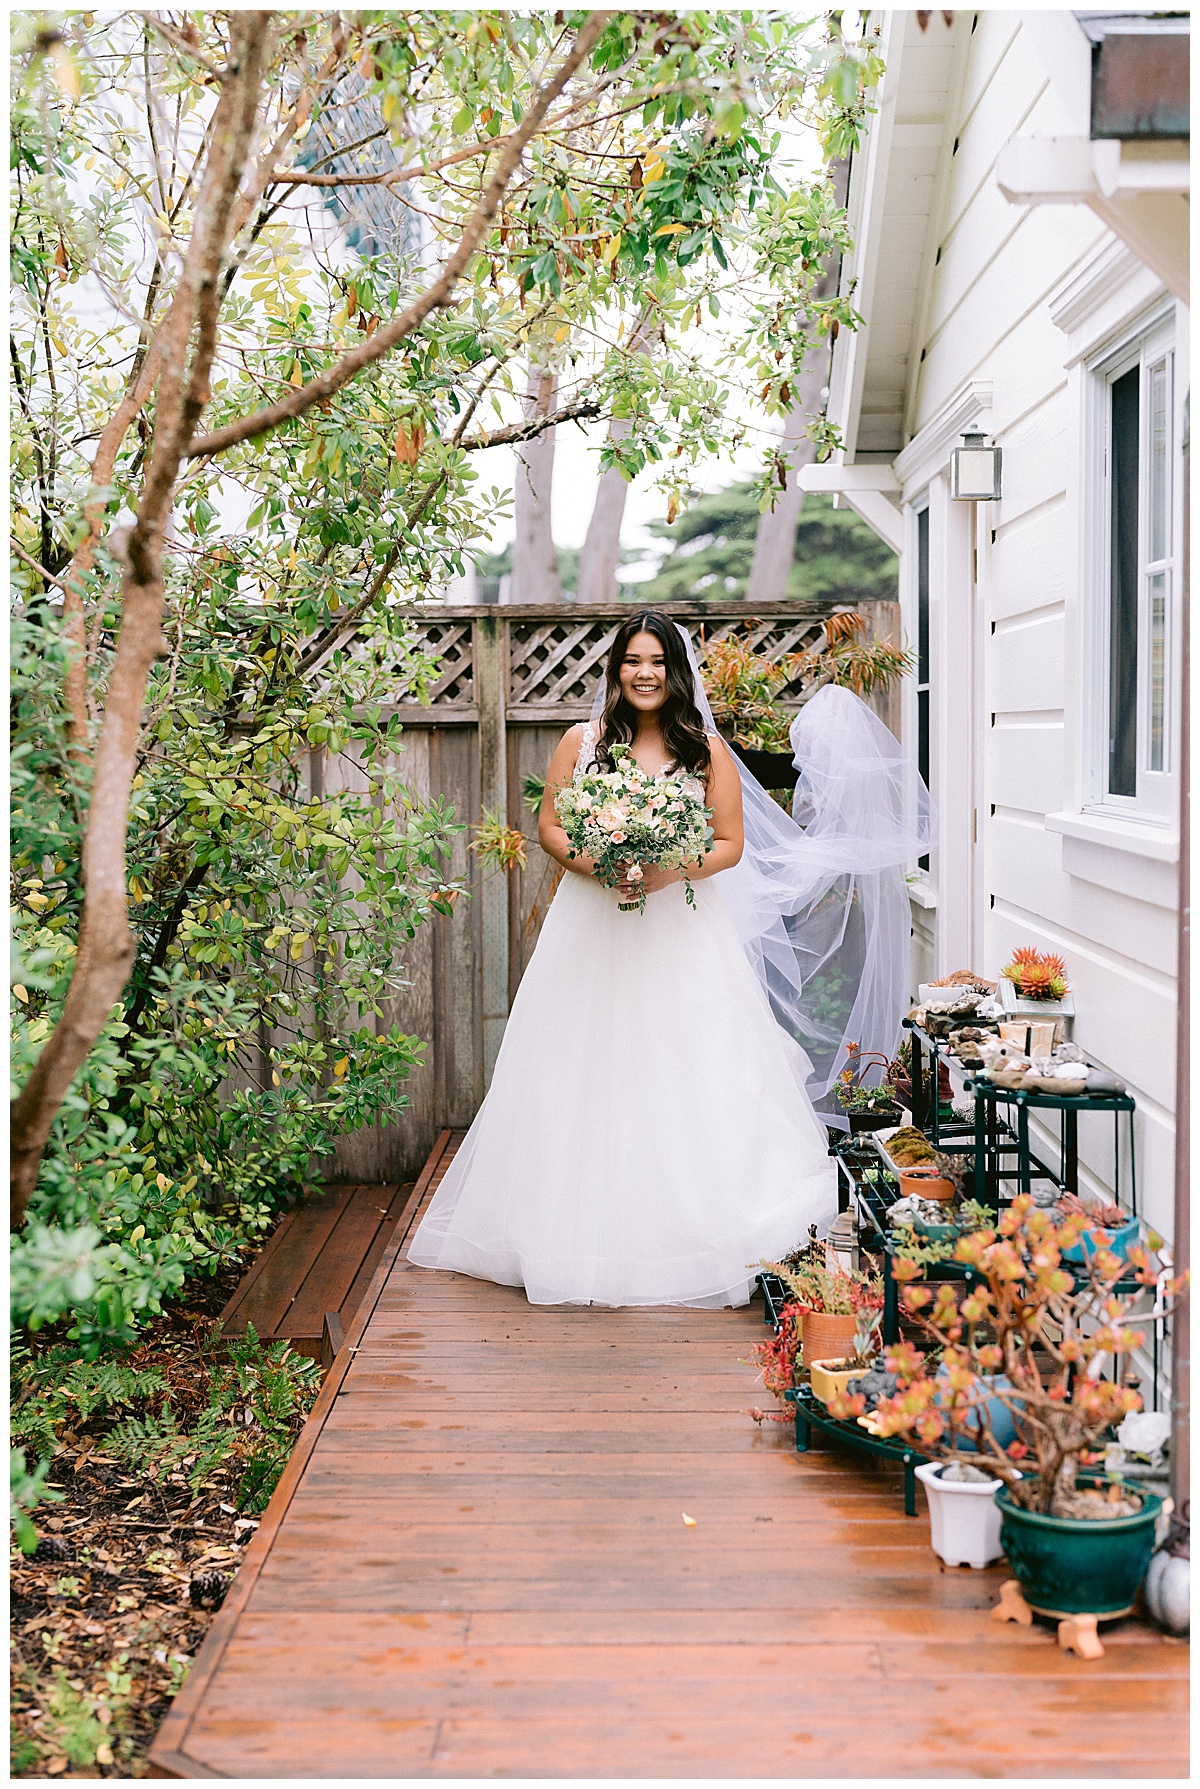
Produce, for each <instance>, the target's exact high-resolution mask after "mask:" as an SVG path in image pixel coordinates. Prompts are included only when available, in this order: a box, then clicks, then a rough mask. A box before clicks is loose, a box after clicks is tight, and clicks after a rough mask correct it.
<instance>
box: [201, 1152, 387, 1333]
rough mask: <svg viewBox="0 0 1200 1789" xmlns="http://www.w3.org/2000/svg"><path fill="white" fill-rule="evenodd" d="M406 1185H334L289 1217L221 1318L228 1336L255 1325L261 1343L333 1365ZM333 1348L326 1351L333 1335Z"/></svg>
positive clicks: (273, 1232) (373, 1269) (280, 1225)
mask: <svg viewBox="0 0 1200 1789" xmlns="http://www.w3.org/2000/svg"><path fill="white" fill-rule="evenodd" d="M414 1185H415V1182H414V1181H411V1180H410V1181H409V1182H408V1184H407V1186H379V1185H367V1186H334V1187H328V1188H326V1190H325V1191H324V1192H322V1193H318V1194H317V1195H316V1196H315V1197H314V1198H310V1199H306V1200H305V1202H304V1204H303V1205H297V1206H296V1208H295V1210H294V1211H289V1212H288V1214H287V1216H286V1217H285V1218H284V1219H283V1221H282V1223H280V1224H279V1225H277V1226H276V1228H275V1229H274V1230H273V1231H272V1233H271V1235H270V1237H269V1239H268V1241H267V1244H266V1246H265V1248H264V1249H263V1250H262V1252H261V1254H259V1256H258V1258H257V1259H256V1261H255V1262H254V1265H253V1266H252V1267H251V1269H250V1271H249V1273H247V1274H246V1276H245V1278H244V1279H243V1280H242V1281H241V1283H240V1285H239V1286H238V1288H237V1290H236V1291H235V1293H234V1295H233V1297H232V1298H231V1299H230V1301H229V1303H228V1304H227V1305H226V1306H225V1309H224V1310H223V1311H222V1312H221V1326H222V1332H223V1334H224V1335H225V1336H227V1337H230V1336H234V1337H236V1336H244V1335H245V1333H246V1330H247V1328H248V1327H249V1326H250V1325H251V1324H253V1326H254V1332H255V1334H256V1335H257V1336H258V1338H259V1340H260V1341H262V1342H278V1341H288V1342H290V1343H291V1345H292V1348H293V1350H294V1351H295V1352H296V1353H297V1354H307V1355H308V1356H309V1357H310V1358H311V1359H312V1360H320V1359H321V1357H322V1339H323V1338H324V1340H325V1343H326V1352H327V1353H328V1354H329V1358H328V1359H327V1360H326V1362H325V1364H326V1366H328V1365H329V1364H330V1363H331V1360H332V1355H333V1353H336V1351H337V1348H338V1347H340V1346H341V1343H342V1340H343V1337H344V1335H345V1331H346V1330H347V1329H348V1328H349V1327H350V1324H351V1322H352V1321H353V1319H354V1317H355V1315H356V1313H357V1311H358V1308H359V1306H360V1305H361V1304H362V1302H363V1299H364V1298H365V1297H366V1296H367V1293H368V1291H369V1290H370V1287H371V1282H372V1281H373V1279H374V1278H375V1271H376V1269H377V1268H378V1266H379V1263H380V1262H381V1261H382V1259H383V1255H384V1251H385V1249H386V1248H387V1246H388V1243H389V1242H391V1241H392V1239H393V1238H394V1236H395V1233H396V1225H397V1224H398V1223H399V1221H400V1218H401V1216H402V1215H403V1213H404V1209H405V1207H406V1206H407V1204H408V1202H409V1199H410V1197H411V1195H412V1191H413V1187H414ZM331 1335H332V1341H333V1348H332V1351H331V1352H330V1347H329V1343H330V1336H331Z"/></svg>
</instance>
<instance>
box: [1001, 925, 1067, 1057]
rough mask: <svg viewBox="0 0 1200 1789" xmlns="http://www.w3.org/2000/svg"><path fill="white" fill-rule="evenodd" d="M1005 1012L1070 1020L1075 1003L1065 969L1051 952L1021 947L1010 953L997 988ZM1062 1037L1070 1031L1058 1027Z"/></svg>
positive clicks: (1027, 1016)
mask: <svg viewBox="0 0 1200 1789" xmlns="http://www.w3.org/2000/svg"><path fill="white" fill-rule="evenodd" d="M997 993H998V994H999V996H1000V999H1001V1001H1002V1002H1003V1005H1004V1010H1005V1012H1006V1013H1011V1014H1013V1015H1014V1016H1016V1017H1017V1018H1030V1019H1056V1020H1059V1021H1062V1020H1066V1019H1071V1018H1073V1016H1074V1013H1075V1003H1074V1001H1073V1000H1072V999H1071V987H1070V983H1069V982H1068V981H1067V966H1066V964H1065V963H1064V962H1063V960H1062V958H1061V957H1060V956H1057V955H1056V954H1055V953H1054V952H1053V951H1041V950H1034V949H1032V948H1031V947H1030V946H1028V945H1023V946H1021V947H1019V948H1018V949H1017V950H1014V951H1013V954H1012V962H1011V963H1006V964H1005V966H1004V968H1003V969H1002V970H1001V971H1000V986H999V988H998V989H997ZM1057 1029H1060V1030H1061V1031H1062V1032H1063V1033H1065V1035H1067V1036H1069V1035H1070V1028H1069V1026H1066V1025H1060V1027H1058V1028H1057Z"/></svg>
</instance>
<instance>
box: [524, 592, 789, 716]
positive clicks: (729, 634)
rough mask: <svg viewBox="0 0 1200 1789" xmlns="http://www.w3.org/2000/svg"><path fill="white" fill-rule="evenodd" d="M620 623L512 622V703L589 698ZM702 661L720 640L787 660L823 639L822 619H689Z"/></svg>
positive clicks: (785, 698) (784, 699)
mask: <svg viewBox="0 0 1200 1789" xmlns="http://www.w3.org/2000/svg"><path fill="white" fill-rule="evenodd" d="M618 625H619V624H618V623H617V622H615V621H612V620H607V619H592V620H580V621H573V620H556V621H529V620H519V621H513V622H512V624H511V625H510V628H509V698H508V699H509V702H510V703H511V704H512V705H513V706H514V707H516V708H520V707H522V706H528V707H533V706H535V705H536V706H538V707H543V706H546V705H548V704H553V703H563V704H568V703H569V704H578V703H586V702H590V701H591V699H592V696H593V695H594V694H595V690H596V685H597V683H598V681H599V679H600V677H601V676H602V675H603V672H604V663H605V660H606V658H607V657H608V649H609V646H610V645H611V644H612V638H613V635H614V634H615V633H616V631H617V627H618ZM683 625H684V626H685V627H686V628H687V629H688V631H689V633H690V634H691V637H692V644H693V645H694V646H695V649H696V656H697V658H698V659H699V660H700V662H701V664H703V662H704V658H705V655H706V653H707V650H708V648H709V646H711V645H713V644H715V643H716V642H717V641H718V640H727V639H731V638H737V639H740V640H745V641H746V642H747V644H749V645H750V646H752V647H753V648H754V650H755V651H756V652H761V653H765V654H766V656H767V657H768V658H770V659H780V658H784V657H785V656H786V655H787V654H788V653H791V652H801V651H804V650H806V649H809V648H811V647H813V646H815V645H817V644H818V643H819V640H820V637H821V627H822V623H821V622H820V621H819V620H815V619H813V618H812V617H811V616H806V617H802V618H798V619H796V620H776V619H769V620H761V621H758V620H753V619H750V620H747V619H746V618H745V617H744V616H740V615H739V616H732V617H728V618H725V619H722V618H721V617H719V616H713V617H711V618H710V617H707V616H706V617H704V618H703V619H700V618H697V619H695V620H692V619H688V620H685V622H684V624H683ZM778 699H779V701H780V702H781V703H783V704H784V705H785V706H789V705H798V703H799V700H800V685H799V683H798V682H796V683H789V684H787V685H785V687H784V688H783V690H782V691H781V692H780V695H779V698H778Z"/></svg>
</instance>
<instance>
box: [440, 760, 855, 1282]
mask: <svg viewBox="0 0 1200 1789" xmlns="http://www.w3.org/2000/svg"><path fill="white" fill-rule="evenodd" d="M594 754H595V736H594V734H593V732H592V729H591V728H590V727H589V728H588V729H587V730H586V731H585V735H584V743H583V749H582V751H581V753H580V760H579V763H580V765H581V766H585V765H586V766H588V767H590V766H591V764H592V763H593V761H594ZM721 881H722V876H721V875H720V874H718V875H716V876H714V877H711V878H708V879H706V880H704V881H702V882H697V883H696V884H694V888H693V892H694V896H695V903H696V904H695V907H694V908H692V907H689V906H688V904H687V901H686V897H685V891H684V888H683V885H682V883H672V884H670V885H669V886H668V887H666V888H663V889H660V890H659V891H658V892H657V893H656V894H652V895H650V896H648V898H647V901H646V907H645V910H644V911H643V912H641V913H639V912H637V911H636V910H635V911H633V912H627V913H622V912H621V911H620V909H619V907H618V905H617V900H618V897H617V895H616V892H615V891H614V890H612V889H608V888H603V887H601V885H600V884H599V883H597V882H594V881H592V880H591V879H590V878H589V877H585V876H580V875H576V874H567V875H566V876H564V878H563V880H562V882H561V883H560V885H559V887H558V890H557V892H556V893H555V896H554V899H553V901H552V902H551V904H550V909H549V912H548V913H547V915H546V919H545V923H544V924H543V926H542V931H541V936H540V937H539V939H538V943H537V948H536V949H535V951H534V953H533V956H532V958H531V960H530V962H529V966H528V967H527V969H526V971H525V974H524V977H523V978H522V981H521V985H520V988H519V989H518V991H517V996H516V999H515V1000H514V1002H513V1006H512V1011H511V1013H510V1015H509V1019H508V1024H507V1027H506V1029H505V1033H504V1039H503V1042H502V1044H501V1048H500V1052H499V1055H498V1057H497V1060H496V1066H495V1071H494V1073H493V1077H492V1084H491V1088H490V1090H489V1092H488V1095H487V1098H486V1099H485V1100H484V1102H483V1105H482V1106H481V1108H480V1110H479V1114H478V1116H477V1117H476V1119H475V1122H474V1124H473V1125H472V1126H471V1129H470V1131H469V1133H468V1135H467V1137H466V1140H465V1141H464V1143H463V1145H462V1147H461V1149H460V1150H459V1152H458V1154H457V1155H456V1156H455V1158H454V1161H453V1162H452V1164H451V1166H450V1168H449V1170H448V1172H447V1174H446V1177H445V1179H444V1180H443V1182H442V1184H441V1186H440V1187H439V1189H438V1191H437V1193H436V1194H435V1196H434V1198H433V1200H432V1202H431V1204H430V1206H429V1209H428V1211H427V1213H426V1215H425V1218H424V1220H423V1222H422V1223H421V1225H420V1227H419V1229H418V1230H417V1233H416V1236H415V1237H414V1239H413V1243H412V1246H411V1248H410V1249H409V1252H408V1258H409V1260H410V1261H413V1262H415V1263H416V1264H417V1265H419V1266H421V1267H436V1268H446V1269H452V1270H454V1271H456V1272H459V1273H465V1274H470V1275H473V1276H474V1277H475V1278H478V1279H487V1280H496V1281H499V1282H501V1283H502V1284H504V1285H512V1286H524V1288H525V1291H526V1293H527V1295H528V1297H529V1300H530V1302H531V1303H532V1304H600V1305H655V1304H677V1305H703V1306H718V1307H719V1306H723V1305H740V1304H745V1303H746V1302H747V1301H748V1299H749V1296H750V1292H751V1289H752V1286H753V1280H754V1264H755V1263H756V1262H758V1261H760V1260H762V1259H764V1258H766V1259H778V1257H779V1256H780V1255H781V1254H784V1253H786V1252H787V1251H788V1250H789V1249H792V1248H794V1247H795V1246H796V1245H797V1244H798V1243H801V1242H803V1241H804V1240H805V1239H806V1236H807V1233H808V1227H809V1225H810V1224H816V1225H817V1226H818V1228H819V1229H820V1230H826V1229H827V1228H828V1226H829V1225H830V1223H831V1222H832V1220H833V1218H834V1216H835V1213H836V1209H837V1193H836V1170H835V1168H834V1165H833V1163H832V1162H831V1161H830V1159H829V1156H828V1153H827V1147H828V1145H827V1137H826V1132H825V1127H824V1125H823V1124H822V1123H821V1122H820V1120H818V1118H817V1116H816V1114H815V1113H814V1111H813V1107H812V1103H811V1101H810V1100H809V1098H808V1095H807V1093H806V1092H805V1090H804V1083H805V1080H806V1079H807V1077H808V1075H809V1073H810V1065H809V1062H808V1059H807V1058H806V1056H805V1054H804V1052H803V1050H802V1049H801V1048H800V1046H799V1045H798V1044H797V1043H795V1042H794V1040H793V1039H792V1038H791V1037H789V1036H788V1035H787V1033H786V1032H784V1031H783V1029H782V1028H781V1027H780V1026H779V1025H778V1024H777V1023H776V1021H775V1019H774V1018H773V1017H772V1014H771V1009H770V1006H769V1004H768V1001H767V997H766V995H765V993H764V992H763V989H762V987H761V986H760V983H759V981H758V979H757V978H756V976H755V973H754V971H753V969H752V968H751V966H750V963H749V961H748V960H747V957H746V953H745V951H744V949H743V947H742V943H741V941H740V940H739V937H738V934H737V931H736V929H735V926H734V924H733V921H732V919H731V917H730V914H729V912H728V910H727V908H726V905H725V901H724V899H723V897H722V893H721V886H720V885H721Z"/></svg>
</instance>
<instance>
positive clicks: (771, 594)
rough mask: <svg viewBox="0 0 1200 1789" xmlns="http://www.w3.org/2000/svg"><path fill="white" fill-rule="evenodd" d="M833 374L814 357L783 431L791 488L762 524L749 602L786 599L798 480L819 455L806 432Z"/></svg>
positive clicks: (799, 503) (800, 500)
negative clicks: (810, 418)
mask: <svg viewBox="0 0 1200 1789" xmlns="http://www.w3.org/2000/svg"><path fill="white" fill-rule="evenodd" d="M827 373H828V360H827V358H826V356H825V354H821V355H820V356H817V357H815V356H813V355H811V354H810V355H809V356H808V358H806V360H805V362H804V367H803V370H802V372H801V374H800V377H799V379H798V380H797V382H796V402H795V404H794V405H793V406H792V408H791V410H789V412H788V416H787V421H786V422H785V423H784V425H783V437H782V440H781V441H780V444H779V446H780V452H781V454H782V456H783V459H784V461H785V463H786V465H787V486H786V488H785V489H784V490H783V491H782V492H781V493H780V494H779V496H778V497H777V498H776V500H775V507H774V509H769V510H767V511H766V512H765V513H764V514H763V515H761V516H760V517H759V518H758V529H757V532H756V533H755V536H754V557H753V559H752V560H751V561H750V575H749V577H748V578H747V579H746V601H747V602H751V603H762V602H779V601H780V600H781V599H782V598H783V597H785V596H786V595H787V587H788V578H789V576H790V575H791V570H792V559H793V558H794V556H795V552H796V528H797V526H798V524H799V521H800V512H801V510H802V509H803V508H804V492H803V491H802V490H801V489H800V486H799V483H798V482H797V477H798V474H799V471H800V468H801V467H802V466H811V465H812V463H813V458H814V456H815V449H814V447H813V444H812V442H811V441H810V440H809V438H808V436H807V435H806V434H805V432H804V431H805V426H806V424H807V422H808V419H809V417H810V416H814V415H816V414H817V412H818V411H819V410H820V408H821V403H822V398H821V392H822V389H823V388H824V385H825V381H826V376H827Z"/></svg>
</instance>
